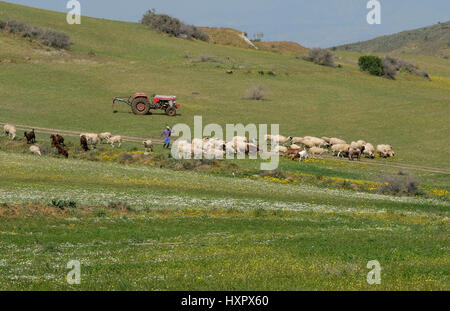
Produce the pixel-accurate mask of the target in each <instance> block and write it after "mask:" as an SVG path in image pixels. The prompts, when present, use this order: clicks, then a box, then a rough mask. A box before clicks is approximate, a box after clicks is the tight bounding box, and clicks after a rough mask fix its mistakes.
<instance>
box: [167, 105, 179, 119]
mask: <svg viewBox="0 0 450 311" xmlns="http://www.w3.org/2000/svg"><path fill="white" fill-rule="evenodd" d="M166 114H167V115H168V116H171V117H173V116H175V115H176V114H177V110H176V109H175V108H173V107H169V108H167V109H166Z"/></svg>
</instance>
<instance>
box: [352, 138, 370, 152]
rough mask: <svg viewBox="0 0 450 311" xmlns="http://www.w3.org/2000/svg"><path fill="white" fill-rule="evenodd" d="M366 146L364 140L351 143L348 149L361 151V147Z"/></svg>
mask: <svg viewBox="0 0 450 311" xmlns="http://www.w3.org/2000/svg"><path fill="white" fill-rule="evenodd" d="M366 144H367V143H366V142H365V141H364V140H358V141H352V142H351V143H350V147H351V148H353V149H359V150H362V147H364V146H365V145H366Z"/></svg>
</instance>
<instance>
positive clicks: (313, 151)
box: [309, 147, 327, 156]
mask: <svg viewBox="0 0 450 311" xmlns="http://www.w3.org/2000/svg"><path fill="white" fill-rule="evenodd" d="M326 151H327V150H326V149H323V148H319V147H312V148H311V149H309V153H311V154H312V155H317V156H321V155H322V154H324V153H325V152H326Z"/></svg>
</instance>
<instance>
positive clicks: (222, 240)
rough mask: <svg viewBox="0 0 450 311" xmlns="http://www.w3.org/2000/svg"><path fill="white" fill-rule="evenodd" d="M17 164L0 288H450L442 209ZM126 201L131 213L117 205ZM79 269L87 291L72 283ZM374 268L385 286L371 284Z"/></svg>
mask: <svg viewBox="0 0 450 311" xmlns="http://www.w3.org/2000/svg"><path fill="white" fill-rule="evenodd" d="M11 155H12V154H11V153H5V152H0V159H1V161H0V172H1V173H0V174H1V178H0V189H1V192H0V197H1V200H6V201H7V202H9V203H8V204H4V205H2V206H1V207H0V222H1V224H2V226H1V234H0V245H1V247H0V256H1V258H2V260H1V261H0V272H1V273H0V280H1V282H0V284H1V285H0V288H1V289H2V290H4V289H20V290H23V289H45V290H53V289H69V290H70V289H103V290H115V289H117V290H131V289H147V290H150V289H153V290H165V289H171V290H180V289H190V290H196V289H198V290H213V289H217V290H233V289H236V290H237V289H241V290H242V289H254V290H288V289H290V290H305V289H308V290H324V289H329V290H332V289H336V290H343V289H346V290H358V289H359V290H369V289H372V290H378V289H384V290H399V289H402V290H417V289H422V290H448V289H449V280H448V275H449V271H448V267H449V263H450V262H449V260H450V258H449V256H448V247H449V243H448V228H449V227H448V203H446V202H443V201H439V200H430V199H421V198H413V197H410V198H401V197H390V196H381V195H377V194H365V193H355V192H352V191H345V190H328V189H323V188H318V187H314V186H307V185H304V184H303V185H286V184H280V183H277V182H271V181H267V180H248V179H244V178H231V177H218V176H208V175H205V174H201V173H198V172H186V171H173V170H167V169H157V168H149V167H144V166H126V165H120V164H114V163H101V162H91V161H81V160H70V161H67V160H63V159H55V158H48V157H47V158H39V159H37V158H36V157H33V156H30V155H24V154H14V156H11ZM261 189H264V191H261ZM52 199H58V200H61V199H64V200H67V201H68V200H73V201H75V202H76V203H77V205H78V207H77V208H65V209H64V210H60V209H59V208H57V207H51V206H50V202H51V200H52ZM117 200H121V201H122V202H126V203H127V204H129V205H130V207H131V210H130V211H128V210H117V209H114V208H111V207H108V206H110V202H116V201H117ZM48 206H50V207H48ZM30 254H33V256H32V257H30ZM71 259H77V260H80V261H81V263H82V283H81V284H80V285H71V286H70V285H68V284H67V283H66V282H65V276H66V274H67V272H68V270H67V269H65V265H66V263H67V262H68V261H69V260H71ZM373 259H376V260H378V261H379V262H380V264H381V265H382V268H383V272H382V283H381V284H380V285H376V286H369V285H368V284H367V283H366V274H367V272H368V271H369V270H368V269H367V268H366V267H365V265H366V264H367V262H368V261H369V260H373Z"/></svg>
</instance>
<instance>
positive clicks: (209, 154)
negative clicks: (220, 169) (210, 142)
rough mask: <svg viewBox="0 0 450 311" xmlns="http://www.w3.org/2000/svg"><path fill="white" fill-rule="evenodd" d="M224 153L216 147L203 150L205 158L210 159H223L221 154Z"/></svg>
mask: <svg viewBox="0 0 450 311" xmlns="http://www.w3.org/2000/svg"><path fill="white" fill-rule="evenodd" d="M224 155H225V152H224V151H223V150H218V149H209V150H208V151H206V152H205V158H206V159H209V160H212V159H223V156H224Z"/></svg>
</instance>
